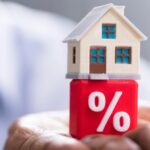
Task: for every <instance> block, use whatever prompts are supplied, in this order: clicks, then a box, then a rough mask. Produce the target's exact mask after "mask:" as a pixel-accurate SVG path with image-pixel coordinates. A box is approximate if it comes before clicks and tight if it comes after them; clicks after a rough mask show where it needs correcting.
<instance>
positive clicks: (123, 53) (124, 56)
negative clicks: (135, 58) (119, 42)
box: [115, 47, 131, 64]
mask: <svg viewBox="0 0 150 150" xmlns="http://www.w3.org/2000/svg"><path fill="white" fill-rule="evenodd" d="M115 62H116V63H117V64H131V48H130V47H128V48H126V47H120V48H116V54H115Z"/></svg>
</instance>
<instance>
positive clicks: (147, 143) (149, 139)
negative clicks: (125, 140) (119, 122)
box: [125, 122, 150, 150]
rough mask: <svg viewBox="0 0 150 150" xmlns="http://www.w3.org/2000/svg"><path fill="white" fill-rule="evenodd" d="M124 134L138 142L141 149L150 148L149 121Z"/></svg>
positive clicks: (148, 149)
mask: <svg viewBox="0 0 150 150" xmlns="http://www.w3.org/2000/svg"><path fill="white" fill-rule="evenodd" d="M125 136H127V137H129V138H131V139H132V140H134V141H135V142H136V143H138V144H139V145H140V146H141V147H142V149H144V150H150V123H148V122H147V123H146V122H144V123H143V124H140V126H139V127H138V128H137V129H136V130H134V131H131V132H129V133H127V134H125Z"/></svg>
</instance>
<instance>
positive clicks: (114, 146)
mask: <svg viewBox="0 0 150 150" xmlns="http://www.w3.org/2000/svg"><path fill="white" fill-rule="evenodd" d="M82 141H83V142H84V143H86V144H87V145H88V146H89V147H90V148H91V149H92V150H141V148H140V147H139V146H138V145H137V144H136V143H134V142H133V141H132V140H130V139H128V138H126V137H121V136H108V135H107V136H106V135H92V136H89V137H86V138H84V139H83V140H82Z"/></svg>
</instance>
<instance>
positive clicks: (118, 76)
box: [66, 73, 141, 80]
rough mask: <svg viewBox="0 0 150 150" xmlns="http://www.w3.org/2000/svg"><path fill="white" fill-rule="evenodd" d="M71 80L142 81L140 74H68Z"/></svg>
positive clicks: (67, 76)
mask: <svg viewBox="0 0 150 150" xmlns="http://www.w3.org/2000/svg"><path fill="white" fill-rule="evenodd" d="M66 78H69V79H90V80H140V78H141V76H140V74H121V73H120V74H83V73H68V74H67V75H66Z"/></svg>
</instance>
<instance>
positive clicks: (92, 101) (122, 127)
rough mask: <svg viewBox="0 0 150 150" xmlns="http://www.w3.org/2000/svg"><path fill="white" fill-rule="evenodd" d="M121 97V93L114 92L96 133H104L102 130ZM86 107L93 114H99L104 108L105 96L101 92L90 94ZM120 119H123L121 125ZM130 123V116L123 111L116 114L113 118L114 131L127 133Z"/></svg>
mask: <svg viewBox="0 0 150 150" xmlns="http://www.w3.org/2000/svg"><path fill="white" fill-rule="evenodd" d="M121 95H122V92H121V91H117V92H115V95H114V97H113V98H112V101H111V103H110V104H109V106H108V108H107V110H106V112H105V114H104V116H103V118H102V120H101V122H100V124H99V126H98V128H97V132H103V131H104V128H105V126H106V124H107V122H108V120H109V118H110V116H111V115H112V113H113V111H114V109H115V107H116V105H117V103H118V102H119V99H120V97H121ZM96 98H97V99H98V104H97V105H96ZM88 106H89V108H90V109H91V110H92V111H94V112H100V111H102V110H104V108H105V106H106V98H105V95H104V94H103V93H102V92H92V93H91V94H90V95H89V99H88ZM121 118H122V119H123V124H121V121H120V120H121ZM130 123H131V120H130V116H129V114H128V113H126V112H123V111H122V112H117V113H115V115H114V116H113V126H114V128H115V129H116V131H119V132H125V131H127V130H128V129H129V127H130Z"/></svg>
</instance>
